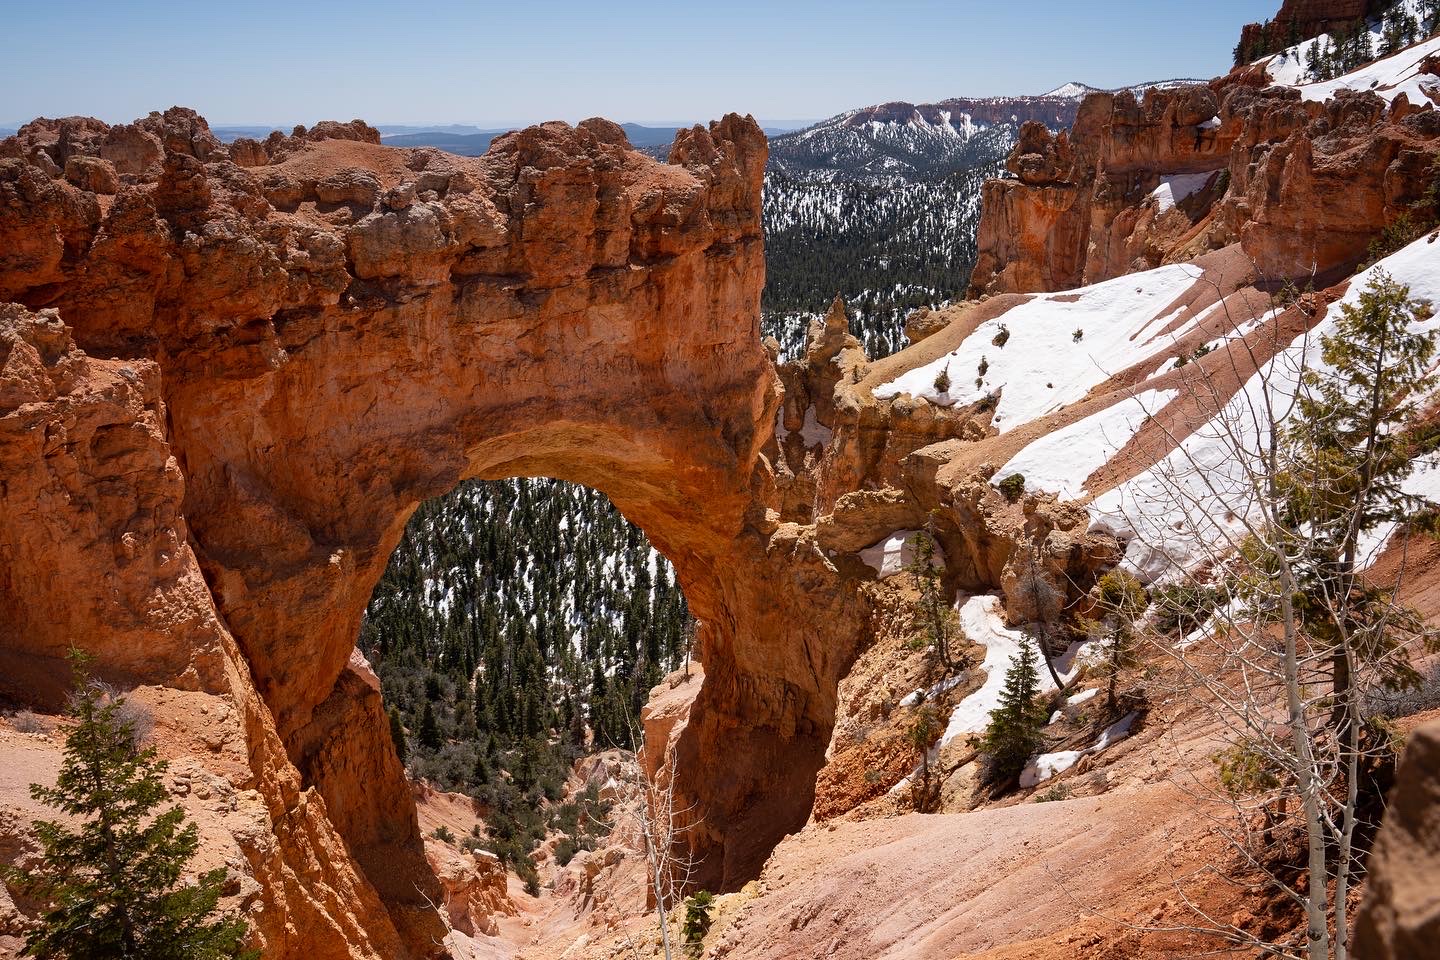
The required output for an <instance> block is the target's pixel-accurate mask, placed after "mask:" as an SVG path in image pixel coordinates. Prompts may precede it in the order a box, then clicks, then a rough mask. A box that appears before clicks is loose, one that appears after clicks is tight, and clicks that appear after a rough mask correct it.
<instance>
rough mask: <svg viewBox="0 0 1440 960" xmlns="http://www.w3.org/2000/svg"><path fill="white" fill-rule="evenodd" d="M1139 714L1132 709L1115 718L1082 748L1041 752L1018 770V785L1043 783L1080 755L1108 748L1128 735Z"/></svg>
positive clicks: (1027, 786)
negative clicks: (1092, 740)
mask: <svg viewBox="0 0 1440 960" xmlns="http://www.w3.org/2000/svg"><path fill="white" fill-rule="evenodd" d="M1139 716H1140V714H1139V713H1137V712H1136V711H1134V710H1132V711H1130V712H1129V713H1127V714H1125V716H1123V717H1121V718H1120V719H1119V720H1116V721H1115V722H1114V723H1112V724H1110V726H1108V727H1106V728H1105V731H1104V732H1103V733H1101V734H1100V739H1099V740H1096V741H1095V742H1094V743H1093V744H1091V745H1090V746H1089V747H1087V748H1086V749H1084V750H1060V751H1057V752H1055V753H1042V754H1040V755H1039V756H1038V757H1035V758H1034V759H1032V760H1031V761H1030V762H1029V763H1027V764H1026V765H1025V769H1024V770H1022V771H1021V772H1020V786H1021V787H1022V788H1025V789H1029V788H1030V787H1033V786H1036V785H1037V784H1041V783H1044V782H1045V781H1046V780H1049V779H1051V778H1052V777H1056V776H1059V775H1060V774H1062V773H1064V772H1065V771H1066V770H1069V769H1070V768H1071V767H1073V766H1075V764H1077V763H1079V762H1080V758H1081V757H1085V756H1090V755H1093V754H1097V753H1100V752H1102V751H1104V750H1107V749H1109V748H1110V747H1112V746H1114V745H1115V744H1116V743H1118V742H1119V741H1121V740H1124V739H1125V738H1126V737H1128V736H1130V728H1131V727H1132V726H1134V725H1135V720H1136V718H1137V717H1139Z"/></svg>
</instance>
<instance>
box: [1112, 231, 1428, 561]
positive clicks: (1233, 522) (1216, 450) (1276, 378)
mask: <svg viewBox="0 0 1440 960" xmlns="http://www.w3.org/2000/svg"><path fill="white" fill-rule="evenodd" d="M1381 271H1384V272H1386V273H1388V274H1390V276H1391V277H1393V278H1394V279H1395V280H1396V281H1398V282H1400V283H1403V284H1406V285H1408V286H1409V287H1410V295H1411V296H1412V297H1414V298H1416V299H1421V300H1430V301H1433V302H1436V303H1440V242H1432V240H1431V239H1430V238H1429V237H1422V238H1421V239H1419V240H1417V241H1415V242H1414V243H1412V244H1410V245H1409V246H1407V247H1405V248H1404V249H1403V250H1400V251H1399V252H1397V253H1395V254H1392V255H1391V256H1389V257H1386V258H1385V259H1383V260H1381V261H1380V262H1379V263H1377V264H1375V265H1374V266H1373V267H1370V268H1369V269H1367V270H1364V271H1362V272H1361V273H1359V274H1357V275H1356V276H1355V277H1353V278H1352V279H1351V281H1350V286H1349V288H1348V289H1347V291H1346V293H1345V296H1344V297H1342V298H1341V299H1340V300H1338V301H1336V302H1335V303H1333V304H1331V305H1330V307H1329V309H1328V310H1327V312H1326V315H1325V318H1324V320H1322V321H1321V322H1320V323H1319V324H1317V325H1316V327H1315V328H1314V329H1313V330H1311V331H1310V332H1309V333H1308V334H1302V335H1301V336H1299V337H1297V338H1296V339H1295V341H1294V342H1293V343H1292V344H1291V345H1290V346H1289V347H1287V348H1286V349H1284V350H1282V351H1280V352H1279V353H1278V354H1277V355H1276V356H1275V357H1274V358H1273V359H1272V360H1271V361H1270V362H1269V363H1267V364H1266V365H1265V367H1264V368H1263V369H1262V371H1261V372H1259V373H1256V374H1255V375H1254V376H1252V377H1251V378H1250V380H1249V381H1248V382H1247V383H1246V384H1245V386H1244V387H1243V388H1242V389H1241V390H1240V391H1239V392H1237V393H1236V394H1235V396H1234V397H1233V398H1232V399H1231V400H1230V402H1229V403H1228V404H1227V405H1226V407H1225V408H1224V410H1222V411H1221V412H1220V413H1219V414H1217V415H1216V416H1215V417H1213V418H1212V419H1211V420H1210V421H1209V422H1208V423H1206V424H1205V425H1204V426H1202V427H1200V428H1199V429H1198V430H1196V431H1195V432H1194V433H1193V434H1191V435H1190V436H1189V437H1187V438H1186V439H1185V440H1183V441H1182V442H1181V443H1180V444H1179V445H1178V446H1177V447H1176V449H1175V450H1174V451H1172V452H1171V453H1170V455H1169V456H1167V457H1166V458H1165V459H1164V460H1162V461H1160V463H1158V464H1156V465H1155V466H1154V467H1152V468H1150V469H1149V470H1146V471H1144V472H1143V473H1141V474H1140V475H1138V476H1136V477H1135V478H1133V479H1131V480H1129V481H1127V482H1125V483H1123V484H1121V485H1120V486H1118V487H1116V488H1114V489H1113V490H1110V491H1108V492H1106V493H1104V494H1102V495H1101V496H1099V497H1097V498H1096V499H1095V501H1094V502H1093V503H1092V504H1091V505H1090V513H1091V517H1092V526H1095V527H1105V528H1108V529H1110V530H1111V531H1112V532H1114V533H1115V534H1117V535H1118V536H1120V537H1121V538H1122V539H1128V540H1129V543H1128V546H1127V548H1126V553H1125V560H1124V566H1125V567H1126V569H1128V570H1129V572H1131V573H1132V574H1135V575H1136V576H1138V577H1140V579H1142V580H1147V581H1155V580H1158V579H1161V578H1164V577H1166V576H1167V575H1174V574H1178V573H1179V572H1180V571H1182V570H1188V569H1192V568H1194V567H1195V566H1197V565H1198V564H1200V563H1202V562H1203V561H1204V560H1205V559H1207V558H1208V557H1210V556H1211V555H1212V553H1213V551H1214V548H1216V547H1219V546H1221V545H1223V544H1225V543H1227V542H1233V539H1232V538H1234V537H1235V536H1236V535H1237V534H1238V533H1239V531H1240V530H1241V529H1242V527H1243V518H1244V517H1246V516H1248V515H1249V512H1250V510H1251V509H1252V506H1253V504H1252V501H1251V492H1250V483H1249V477H1248V473H1249V471H1248V469H1247V465H1246V463H1245V459H1246V458H1244V457H1240V456H1237V455H1236V454H1237V451H1242V452H1244V453H1247V454H1249V455H1250V457H1251V458H1253V457H1254V456H1256V455H1257V453H1258V451H1259V450H1260V449H1261V447H1262V446H1263V445H1264V444H1265V443H1267V442H1268V440H1269V429H1268V427H1266V426H1265V425H1264V424H1263V423H1262V422H1261V421H1260V420H1259V419H1257V418H1256V416H1255V414H1256V412H1257V411H1260V410H1263V409H1265V408H1266V406H1267V405H1268V406H1269V407H1271V408H1273V409H1274V410H1275V411H1276V412H1277V416H1278V417H1280V418H1281V419H1283V416H1284V414H1285V413H1287V412H1288V411H1289V408H1290V407H1291V406H1292V405H1293V401H1294V398H1295V394H1296V390H1297V385H1298V383H1299V377H1300V373H1301V371H1302V370H1303V369H1306V368H1308V369H1311V370H1317V371H1323V370H1324V363H1323V361H1322V360H1321V358H1320V338H1321V337H1322V336H1324V335H1325V334H1328V333H1333V332H1334V330H1335V328H1336V321H1337V320H1338V318H1339V317H1340V315H1341V308H1342V306H1343V305H1344V304H1353V303H1356V302H1358V301H1359V299H1360V294H1361V292H1362V291H1363V290H1364V289H1365V288H1366V286H1367V285H1368V284H1369V282H1370V280H1371V279H1372V278H1373V277H1374V276H1375V275H1376V274H1378V273H1379V272H1381ZM1437 328H1440V317H1432V318H1431V319H1429V320H1426V321H1424V322H1423V323H1421V324H1419V325H1417V327H1416V329H1426V330H1434V329H1437ZM1267 378H1268V381H1269V383H1268V387H1267V384H1266V379H1267ZM1267 391H1268V392H1267ZM1432 467H1433V465H1432V464H1431V463H1428V462H1425V463H1417V464H1416V466H1415V473H1414V474H1413V475H1412V477H1411V478H1410V480H1409V481H1408V482H1407V483H1406V489H1407V490H1411V491H1412V492H1414V493H1416V494H1418V495H1423V496H1426V497H1428V498H1434V499H1436V500H1440V470H1437V469H1433V468H1432ZM1390 532H1392V531H1383V533H1384V537H1383V538H1382V537H1381V536H1378V535H1377V536H1376V537H1373V538H1372V540H1373V541H1374V542H1373V543H1371V544H1369V547H1370V550H1371V552H1372V554H1373V553H1374V552H1375V551H1378V549H1380V548H1381V547H1382V546H1383V544H1384V540H1385V539H1388V536H1389V533H1390Z"/></svg>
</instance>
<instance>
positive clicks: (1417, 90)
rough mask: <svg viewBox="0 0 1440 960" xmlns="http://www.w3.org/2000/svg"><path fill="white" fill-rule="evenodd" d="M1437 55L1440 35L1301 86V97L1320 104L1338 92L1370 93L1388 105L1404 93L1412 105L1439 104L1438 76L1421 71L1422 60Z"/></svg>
mask: <svg viewBox="0 0 1440 960" xmlns="http://www.w3.org/2000/svg"><path fill="white" fill-rule="evenodd" d="M1437 54H1440V36H1435V37H1431V38H1430V39H1429V40H1426V41H1425V42H1423V43H1417V44H1416V45H1415V46H1413V47H1409V48H1407V49H1405V50H1401V51H1400V52H1399V53H1396V54H1393V55H1392V56H1389V57H1386V58H1384V59H1383V60H1377V61H1375V62H1374V63H1372V64H1369V65H1368V66H1364V67H1361V68H1360V69H1359V70H1355V71H1353V72H1351V73H1347V74H1345V75H1343V76H1340V77H1336V78H1335V79H1334V80H1327V81H1324V82H1323V83H1307V84H1303V85H1300V95H1301V96H1302V97H1304V98H1305V99H1306V100H1316V101H1320V102H1323V101H1326V100H1329V99H1330V98H1331V97H1333V96H1335V94H1336V92H1338V91H1340V90H1369V91H1371V92H1373V93H1376V94H1378V95H1379V96H1381V97H1383V98H1385V99H1386V100H1388V101H1391V102H1394V100H1395V98H1396V97H1398V96H1400V94H1402V93H1403V94H1405V96H1406V97H1407V98H1408V99H1409V101H1410V102H1411V103H1414V104H1424V103H1427V102H1435V103H1437V104H1440V77H1437V76H1435V75H1434V74H1429V73H1421V72H1420V65H1421V64H1422V63H1424V61H1425V59H1426V58H1427V57H1433V56H1436V55H1437Z"/></svg>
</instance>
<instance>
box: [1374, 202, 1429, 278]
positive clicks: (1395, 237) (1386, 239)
mask: <svg viewBox="0 0 1440 960" xmlns="http://www.w3.org/2000/svg"><path fill="white" fill-rule="evenodd" d="M1427 226H1428V225H1427V224H1424V223H1422V222H1420V221H1417V220H1416V219H1415V218H1414V217H1412V216H1411V215H1410V213H1409V211H1406V212H1405V213H1402V214H1400V216H1398V217H1396V218H1395V219H1394V220H1393V221H1392V222H1391V223H1390V224H1389V225H1388V226H1386V227H1385V229H1384V230H1381V231H1380V235H1379V236H1377V237H1376V238H1375V239H1374V240H1371V241H1370V249H1369V250H1368V251H1367V252H1366V254H1365V263H1364V264H1363V266H1366V267H1369V266H1373V265H1374V264H1375V262H1376V261H1377V260H1383V259H1385V258H1386V257H1388V256H1390V254H1392V253H1395V252H1396V251H1397V250H1400V249H1402V248H1404V247H1408V246H1409V245H1410V244H1411V242H1412V241H1415V240H1418V239H1419V238H1420V237H1421V236H1423V235H1424V234H1425V232H1426V229H1427Z"/></svg>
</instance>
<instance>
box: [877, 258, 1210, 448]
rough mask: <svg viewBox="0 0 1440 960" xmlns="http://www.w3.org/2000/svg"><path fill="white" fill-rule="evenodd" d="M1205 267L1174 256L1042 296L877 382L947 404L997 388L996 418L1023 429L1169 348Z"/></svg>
mask: <svg viewBox="0 0 1440 960" xmlns="http://www.w3.org/2000/svg"><path fill="white" fill-rule="evenodd" d="M1201 274H1202V271H1201V269H1200V268H1199V267H1195V266H1192V265H1189V264H1174V265H1170V266H1165V267H1160V268H1158V269H1156V270H1149V271H1146V272H1144V273H1140V274H1133V275H1131V276H1125V277H1117V278H1116V279H1114V280H1107V281H1105V282H1104V283H1097V284H1095V285H1093V286H1089V287H1082V288H1081V289H1079V290H1073V291H1069V292H1067V293H1054V294H1047V295H1044V296H1038V297H1034V298H1032V299H1030V300H1029V301H1027V302H1025V303H1023V304H1021V305H1020V306H1018V307H1015V308H1014V309H1012V310H1009V311H1007V312H1006V313H1004V314H1002V315H1001V316H999V317H997V318H995V319H993V320H989V321H986V322H985V323H983V324H981V325H980V326H979V327H978V328H976V330H975V332H974V333H972V334H970V336H968V337H967V338H966V339H965V341H964V342H963V343H961V344H960V346H959V347H957V348H955V349H954V350H952V351H950V352H949V353H947V354H946V355H945V356H943V357H940V358H938V359H936V360H934V361H932V362H930V363H927V364H925V365H923V366H920V367H916V368H915V369H913V370H910V371H908V372H906V373H904V374H902V375H900V376H898V377H896V378H895V379H894V380H892V381H890V382H889V383H886V384H883V385H881V386H879V387H876V388H875V389H874V391H873V392H874V394H875V396H877V397H880V398H882V399H883V398H887V397H895V396H899V395H900V394H902V393H908V394H910V395H911V396H915V397H924V398H926V399H927V400H929V401H931V402H932V403H935V404H937V405H940V406H955V405H956V404H972V403H976V402H978V401H980V400H981V399H983V398H985V397H986V396H995V397H996V408H995V417H994V424H995V426H996V427H997V428H998V429H999V430H1000V432H1001V433H1004V432H1005V431H1008V430H1013V429H1014V428H1016V427H1018V426H1020V425H1022V424H1025V423H1028V422H1030V421H1032V420H1034V419H1036V418H1038V417H1041V416H1044V415H1045V414H1047V413H1053V412H1055V411H1057V410H1059V409H1060V408H1062V407H1064V406H1065V405H1067V404H1070V403H1074V402H1076V401H1077V400H1080V399H1082V398H1083V397H1084V396H1085V395H1086V394H1087V393H1089V392H1090V391H1091V390H1092V389H1093V388H1094V387H1095V386H1097V385H1099V384H1101V383H1103V382H1105V381H1106V380H1108V379H1110V377H1112V376H1114V375H1115V374H1117V373H1119V372H1121V371H1122V370H1125V369H1127V368H1128V367H1130V366H1132V365H1133V364H1136V363H1140V362H1142V361H1145V360H1158V359H1159V358H1160V356H1161V355H1166V354H1167V352H1168V351H1169V350H1170V349H1171V347H1172V345H1173V343H1174V339H1173V337H1172V336H1169V335H1162V333H1161V331H1163V330H1165V329H1166V327H1167V326H1168V325H1169V322H1170V319H1172V318H1174V317H1177V316H1178V315H1179V313H1180V311H1179V310H1178V309H1176V307H1175V306H1174V304H1175V302H1176V301H1177V300H1178V299H1179V298H1180V297H1181V295H1182V294H1184V293H1185V292H1186V291H1187V290H1189V289H1190V288H1191V286H1192V285H1193V284H1194V283H1195V281H1196V280H1198V279H1199V278H1200V276H1201ZM942 372H943V373H944V374H946V376H945V377H942V376H941V374H942ZM947 379H948V386H946V385H945V384H946V380H947ZM997 395H998V396H997Z"/></svg>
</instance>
